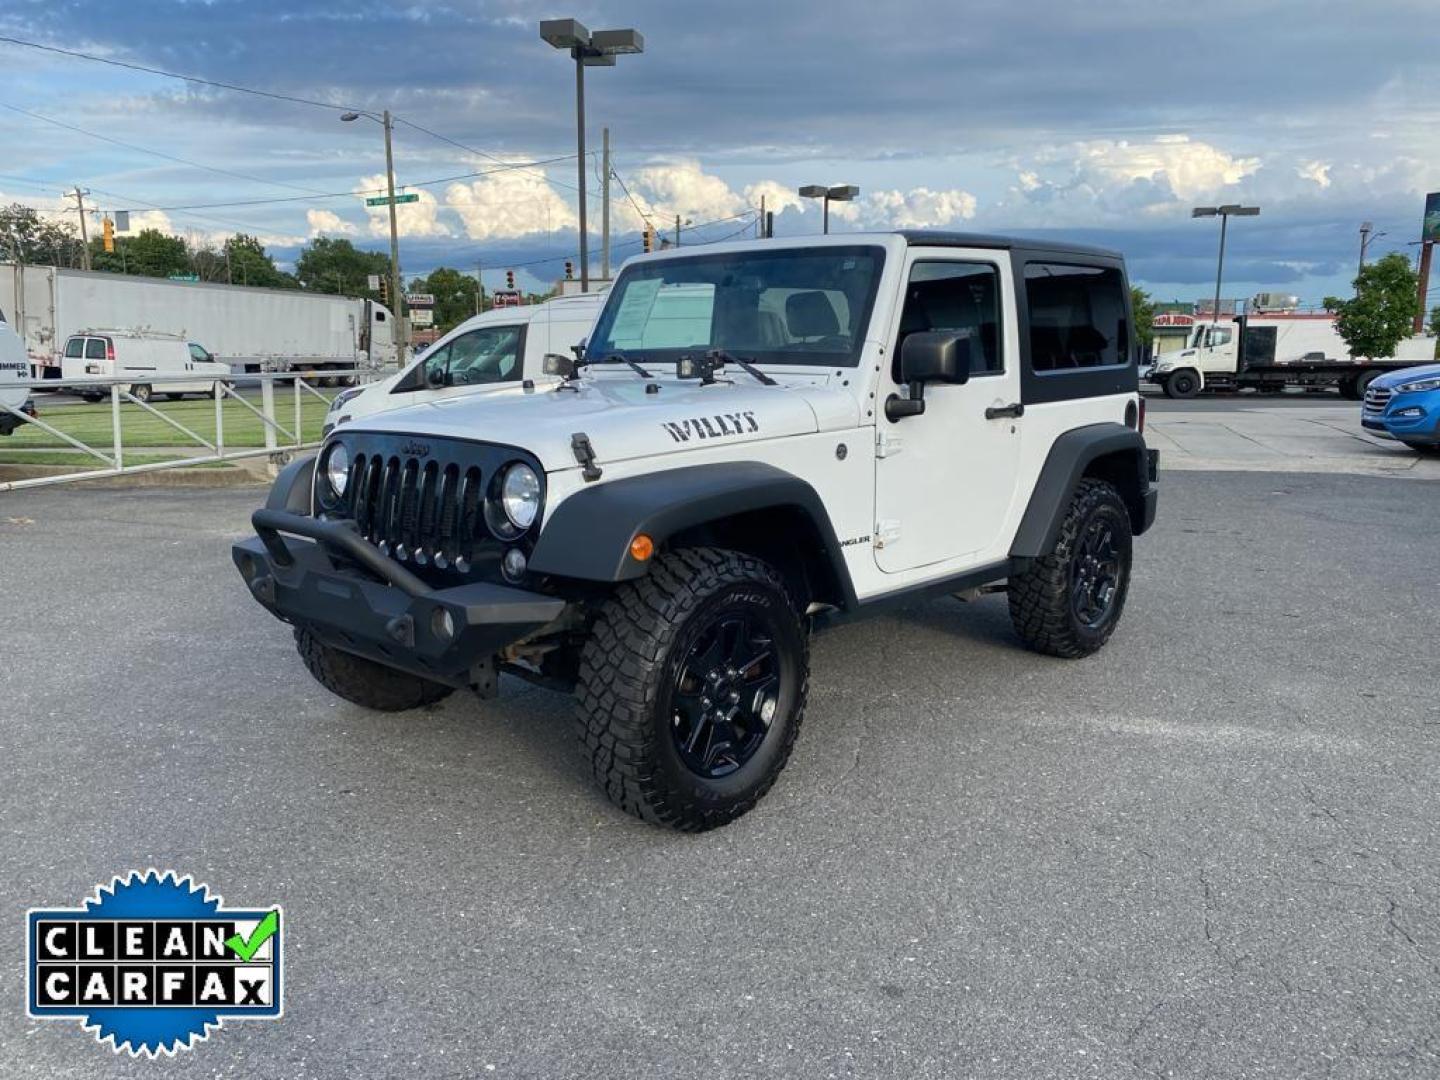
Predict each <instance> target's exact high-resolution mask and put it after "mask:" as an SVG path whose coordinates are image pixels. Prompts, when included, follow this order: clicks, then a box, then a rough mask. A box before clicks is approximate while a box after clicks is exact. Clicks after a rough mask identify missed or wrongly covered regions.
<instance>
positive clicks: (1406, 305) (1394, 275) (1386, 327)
mask: <svg viewBox="0 0 1440 1080" xmlns="http://www.w3.org/2000/svg"><path fill="white" fill-rule="evenodd" d="M1419 287H1420V279H1419V276H1418V275H1417V274H1416V273H1415V270H1414V268H1412V267H1411V265H1410V260H1409V259H1407V258H1406V257H1405V256H1404V255H1401V254H1400V253H1399V252H1391V253H1390V254H1389V255H1386V256H1384V257H1383V258H1380V259H1377V260H1376V261H1375V262H1373V263H1370V264H1369V265H1368V266H1364V267H1362V268H1361V270H1360V273H1359V274H1358V275H1356V277H1355V297H1354V299H1352V300H1339V299H1337V298H1335V297H1326V301H1327V306H1328V302H1329V301H1332V300H1333V301H1334V302H1335V308H1334V310H1335V313H1336V320H1335V323H1336V329H1338V330H1339V331H1340V336H1341V337H1342V338H1344V339H1345V344H1347V345H1349V346H1350V355H1351V356H1364V357H1369V358H1371V359H1380V358H1381V357H1387V356H1394V355H1395V347H1396V346H1397V345H1399V344H1400V342H1401V341H1402V340H1403V339H1404V338H1406V337H1408V336H1409V335H1410V328H1411V326H1412V325H1413V324H1414V321H1415V316H1416V315H1418V314H1419V313H1420V300H1419V297H1418V295H1417V292H1418V290H1419Z"/></svg>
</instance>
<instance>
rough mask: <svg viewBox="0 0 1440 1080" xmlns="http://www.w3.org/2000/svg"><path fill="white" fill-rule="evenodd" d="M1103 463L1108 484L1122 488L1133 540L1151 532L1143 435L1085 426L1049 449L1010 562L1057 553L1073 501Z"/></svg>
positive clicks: (1118, 427)
mask: <svg viewBox="0 0 1440 1080" xmlns="http://www.w3.org/2000/svg"><path fill="white" fill-rule="evenodd" d="M1100 458H1108V459H1111V467H1110V468H1108V469H1107V470H1106V475H1105V479H1107V480H1111V481H1112V482H1114V483H1115V485H1116V487H1118V488H1119V489H1120V495H1121V497H1122V498H1124V500H1125V505H1126V507H1127V508H1128V509H1129V511H1130V523H1131V528H1132V529H1133V530H1134V533H1135V535H1136V536H1138V535H1140V534H1141V533H1142V532H1144V531H1145V530H1146V529H1147V528H1148V527H1149V525H1150V520H1149V519H1150V518H1151V517H1153V508H1152V509H1151V510H1150V511H1148V512H1147V509H1146V503H1147V499H1149V497H1150V479H1149V466H1148V464H1147V457H1146V449H1145V438H1144V436H1142V435H1141V434H1140V433H1139V432H1138V431H1136V430H1135V429H1134V428H1130V427H1126V426H1125V425H1124V424H1116V423H1103V424H1087V425H1086V426H1085V427H1080V428H1074V429H1072V430H1070V431H1067V432H1065V433H1064V434H1063V435H1061V436H1060V437H1059V438H1057V439H1056V440H1055V442H1054V443H1053V444H1052V445H1051V447H1050V453H1049V454H1048V455H1047V456H1046V458H1045V464H1044V465H1043V466H1041V468H1040V475H1039V477H1038V478H1037V479H1036V481H1035V487H1034V489H1033V490H1032V491H1031V493H1030V504H1029V506H1027V507H1026V508H1025V516H1024V517H1023V518H1021V519H1020V528H1019V529H1017V530H1016V532H1015V539H1014V541H1013V542H1012V543H1011V545H1010V555H1011V557H1012V558H1018V559H1038V558H1041V557H1043V556H1045V555H1048V554H1049V553H1050V552H1051V551H1052V550H1054V548H1055V543H1056V540H1057V539H1058V538H1059V535H1060V528H1061V525H1062V524H1063V523H1064V521H1065V511H1066V509H1067V507H1068V506H1069V505H1070V496H1071V495H1072V494H1073V493H1074V491H1075V488H1076V486H1077V485H1078V484H1079V483H1080V480H1081V478H1082V477H1084V475H1085V472H1086V470H1087V469H1089V468H1090V466H1091V465H1092V464H1093V463H1095V462H1096V461H1097V460H1099V459H1100ZM1132 469H1133V472H1132ZM1152 501H1153V500H1152Z"/></svg>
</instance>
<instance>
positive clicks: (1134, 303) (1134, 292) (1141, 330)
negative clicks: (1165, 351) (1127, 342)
mask: <svg viewBox="0 0 1440 1080" xmlns="http://www.w3.org/2000/svg"><path fill="white" fill-rule="evenodd" d="M1130 310H1131V311H1132V312H1133V313H1134V315H1135V337H1136V338H1137V339H1139V341H1140V345H1141V346H1142V350H1145V349H1149V348H1150V343H1151V342H1152V341H1154V340H1155V302H1154V301H1153V300H1151V299H1150V294H1149V293H1147V292H1146V291H1145V290H1144V289H1142V288H1140V286H1138V285H1132V286H1131V287H1130Z"/></svg>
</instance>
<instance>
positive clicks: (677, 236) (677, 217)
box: [675, 214, 680, 247]
mask: <svg viewBox="0 0 1440 1080" xmlns="http://www.w3.org/2000/svg"><path fill="white" fill-rule="evenodd" d="M675 246H676V247H679V246H680V215H679V214H676V215H675Z"/></svg>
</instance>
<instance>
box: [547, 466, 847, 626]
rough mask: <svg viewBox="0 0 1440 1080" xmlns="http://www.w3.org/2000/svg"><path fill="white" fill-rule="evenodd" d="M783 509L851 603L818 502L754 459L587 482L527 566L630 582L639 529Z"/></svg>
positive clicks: (636, 571) (661, 530)
mask: <svg viewBox="0 0 1440 1080" xmlns="http://www.w3.org/2000/svg"><path fill="white" fill-rule="evenodd" d="M788 508H794V509H797V510H799V511H800V512H801V513H803V514H804V515H805V516H806V517H808V518H809V520H810V522H811V523H812V524H813V525H814V527H815V531H816V534H817V536H818V538H819V541H820V544H821V545H822V546H823V548H824V558H825V559H826V560H827V561H828V563H829V566H830V569H831V571H832V572H833V573H834V574H835V576H836V581H837V583H838V584H839V586H840V588H841V590H842V592H843V594H844V598H845V600H846V602H847V603H852V602H853V598H854V590H853V587H852V585H851V581H850V574H849V571H848V570H847V569H846V567H845V560H844V557H843V556H842V554H841V548H840V543H839V541H838V540H837V539H836V536H835V529H834V526H833V525H832V524H831V523H830V515H829V514H828V513H827V512H826V510H825V503H824V501H823V500H822V499H821V498H820V496H819V494H818V493H817V492H816V491H815V489H814V488H813V487H811V486H810V485H809V484H808V483H806V482H805V481H804V480H802V479H800V478H799V477H798V476H794V475H792V474H791V473H787V472H785V471H784V470H783V469H777V468H776V467H775V466H773V465H767V464H765V463H764V462H760V461H731V462H720V463H716V464H712V465H687V466H682V467H680V468H676V469H669V470H667V471H665V472H658V473H646V474H644V475H643V476H633V477H627V478H625V479H622V480H611V481H608V482H606V483H603V484H594V485H590V486H588V487H586V488H584V489H583V490H581V491H578V492H576V493H575V494H574V495H571V496H570V497H569V498H567V499H566V500H565V501H563V502H562V503H560V505H559V506H558V507H556V508H555V512H554V514H552V515H550V516H549V517H548V520H547V521H546V522H545V524H544V526H543V527H542V528H541V530H540V537H539V539H538V540H537V541H536V544H535V550H534V552H533V553H532V555H531V556H530V569H531V571H533V572H535V573H539V574H553V575H556V576H558V577H567V578H576V579H579V580H582V581H602V582H617V581H630V580H633V579H635V578H639V577H643V576H644V575H645V574H646V573H647V572H648V570H649V564H648V563H646V562H640V561H638V560H636V559H635V558H633V557H632V556H631V554H630V542H631V541H632V540H633V539H635V537H636V536H637V535H639V534H640V533H644V534H645V535H646V536H649V537H650V538H651V539H652V540H654V541H655V543H656V544H657V545H659V544H663V543H664V542H665V541H666V540H668V539H669V538H670V537H672V536H674V535H675V534H677V533H679V532H681V531H683V530H685V529H689V528H692V527H694V526H698V525H706V524H710V523H713V522H717V521H721V520H723V519H725V518H730V517H734V516H736V515H739V514H746V513H752V512H754V511H757V510H778V509H788Z"/></svg>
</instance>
